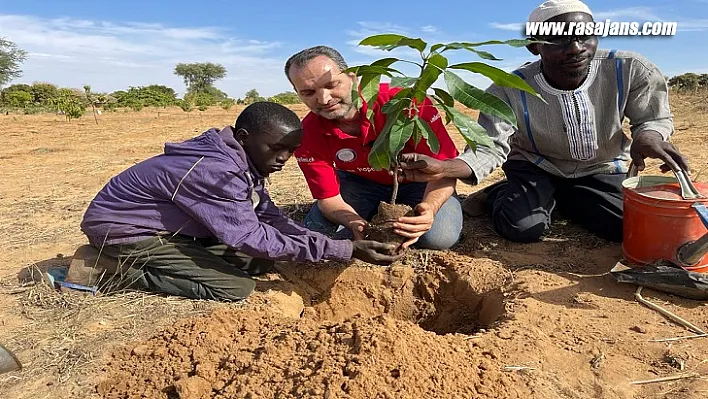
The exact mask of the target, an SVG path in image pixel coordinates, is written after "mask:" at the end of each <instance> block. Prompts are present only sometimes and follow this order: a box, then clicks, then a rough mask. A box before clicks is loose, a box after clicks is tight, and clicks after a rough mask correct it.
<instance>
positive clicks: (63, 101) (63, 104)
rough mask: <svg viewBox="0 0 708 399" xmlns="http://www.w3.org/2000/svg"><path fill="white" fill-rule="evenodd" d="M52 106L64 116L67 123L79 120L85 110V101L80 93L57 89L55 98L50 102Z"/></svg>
mask: <svg viewBox="0 0 708 399" xmlns="http://www.w3.org/2000/svg"><path fill="white" fill-rule="evenodd" d="M52 106H54V108H55V109H56V110H57V111H58V112H61V113H63V114H64V116H65V117H66V121H67V122H69V121H71V120H72V119H75V118H80V117H81V115H83V114H84V110H85V109H86V103H85V100H84V98H83V97H82V96H81V95H80V93H79V92H77V91H76V90H73V89H67V88H62V89H59V92H58V93H57V96H56V98H54V99H53V100H52Z"/></svg>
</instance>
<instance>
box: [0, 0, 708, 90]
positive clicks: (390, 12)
mask: <svg viewBox="0 0 708 399" xmlns="http://www.w3.org/2000/svg"><path fill="white" fill-rule="evenodd" d="M586 3H587V4H588V6H590V8H591V9H592V10H593V12H594V13H595V19H596V20H604V19H605V18H609V19H611V20H613V21H675V22H677V23H678V32H677V34H676V35H675V36H672V37H653V38H646V37H644V38H639V37H607V38H601V39H600V46H601V47H605V48H618V49H625V50H634V51H638V52H640V53H642V54H643V55H645V56H646V57H648V58H649V59H650V60H651V61H653V62H655V63H656V64H657V65H658V66H659V68H661V69H662V71H663V72H664V74H665V75H667V76H673V75H676V74H680V73H684V72H700V73H706V72H708V52H706V51H705V49H706V48H708V45H706V43H705V37H706V34H707V33H708V0H674V1H671V0H626V1H610V0H587V2H586ZM403 4H405V5H403ZM538 4H539V2H538V1H521V0H509V1H506V2H504V1H493V2H474V1H469V0H466V1H453V0H443V1H421V0H408V1H406V2H405V3H403V2H395V1H389V2H385V1H381V0H378V1H356V2H347V1H327V2H325V1H315V0H310V1H299V2H298V1H292V0H287V1H286V0H277V1H269V0H261V1H234V0H230V1H227V0H222V1H219V0H200V1H194V0H191V1H183V0H172V1H163V0H116V1H106V2H99V1H88V0H86V1H77V0H61V1H58V0H54V1H52V0H45V1H40V0H24V1H8V0H0V36H3V37H5V38H7V39H9V40H12V41H14V42H15V43H17V44H18V45H19V46H20V47H21V48H23V49H25V50H27V51H28V52H29V55H30V56H29V58H28V60H27V61H26V62H25V64H24V66H23V69H24V74H23V76H22V77H21V78H19V79H16V80H15V81H14V82H13V83H31V82H33V81H48V82H52V83H55V84H58V85H61V86H69V87H81V86H82V85H84V84H90V85H91V86H92V88H93V89H94V91H108V92H110V91H114V90H119V89H126V88H127V87H129V86H141V85H147V84H153V83H156V84H165V85H168V86H170V87H173V88H174V89H175V90H176V91H177V92H178V93H180V94H181V93H182V92H184V84H183V82H182V80H181V79H180V78H179V77H177V76H175V75H174V74H173V73H172V71H173V68H174V65H175V64H176V63H178V62H203V61H211V62H218V63H221V64H223V65H224V66H225V67H226V69H227V71H228V74H227V77H226V78H225V79H223V80H221V81H219V82H217V84H216V86H217V87H219V88H220V89H222V90H223V91H225V92H226V93H227V94H228V95H229V96H231V97H234V98H238V97H242V96H243V94H244V93H245V92H246V91H247V90H249V89H251V88H255V89H257V90H258V91H259V92H260V93H261V94H262V95H266V96H268V95H272V94H275V93H278V92H282V91H285V90H290V89H291V87H290V85H289V84H288V81H287V79H286V78H285V76H284V74H283V72H282V68H283V64H284V62H285V60H286V59H287V58H288V57H289V56H290V55H291V54H293V53H295V52H297V51H298V50H301V49H303V48H305V47H309V46H313V45H317V44H326V45H330V46H333V47H335V48H337V49H338V50H340V51H341V52H342V54H343V55H344V56H345V58H346V59H347V61H348V62H349V64H350V65H357V64H361V63H365V62H370V61H372V60H373V59H375V57H376V58H378V57H381V56H384V55H387V54H386V53H383V52H379V51H377V50H373V49H370V48H362V47H357V45H356V44H357V43H358V42H359V41H360V40H361V39H362V38H364V37H365V36H367V35H372V34H377V33H402V34H407V35H410V36H414V37H421V38H422V39H423V40H426V41H428V42H430V43H432V42H447V41H481V40H488V39H512V38H518V37H520V33H521V32H520V28H519V27H520V26H521V24H523V22H524V21H525V20H526V18H527V16H528V14H529V13H530V12H531V10H532V9H533V8H534V7H536V6H537V5H538ZM700 48H703V49H704V50H699V49H700ZM486 50H488V51H490V52H492V53H493V54H494V55H496V56H497V57H499V58H503V60H502V61H497V62H494V65H496V66H498V67H500V68H503V69H505V70H508V71H511V70H512V69H514V68H515V67H516V66H518V65H520V64H522V63H523V62H525V61H531V60H534V59H535V58H534V56H532V55H531V54H530V53H528V52H527V51H526V49H523V48H511V47H508V46H489V47H488V48H486ZM397 54H398V55H400V56H402V57H405V56H408V55H411V54H407V53H406V52H405V51H402V52H398V53H397ZM477 60H479V59H478V58H476V56H474V55H472V54H466V53H455V54H454V55H453V56H451V61H453V62H464V61H477ZM469 78H470V79H471V82H472V83H473V84H476V85H478V86H480V87H483V88H484V87H486V85H487V84H488V81H487V80H486V79H484V78H480V77H478V76H474V75H470V76H469Z"/></svg>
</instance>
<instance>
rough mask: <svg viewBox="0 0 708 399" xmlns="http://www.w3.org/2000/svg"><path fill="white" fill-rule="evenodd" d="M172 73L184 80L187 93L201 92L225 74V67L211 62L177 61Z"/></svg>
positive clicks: (205, 90) (206, 90)
mask: <svg viewBox="0 0 708 399" xmlns="http://www.w3.org/2000/svg"><path fill="white" fill-rule="evenodd" d="M174 73H175V75H177V76H179V77H181V78H182V79H183V80H184V85H185V86H187V92H188V93H203V92H208V91H209V90H208V89H209V88H210V87H213V86H214V82H216V81H217V80H219V79H223V78H224V77H225V76H226V68H224V66H223V65H220V64H214V63H212V62H195V63H191V64H186V63H179V64H177V65H176V66H175V70H174Z"/></svg>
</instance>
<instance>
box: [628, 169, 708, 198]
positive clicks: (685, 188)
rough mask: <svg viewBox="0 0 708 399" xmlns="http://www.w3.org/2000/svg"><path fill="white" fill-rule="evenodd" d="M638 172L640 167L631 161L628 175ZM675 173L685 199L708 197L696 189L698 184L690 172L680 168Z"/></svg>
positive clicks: (631, 175) (632, 175)
mask: <svg viewBox="0 0 708 399" xmlns="http://www.w3.org/2000/svg"><path fill="white" fill-rule="evenodd" d="M638 174H639V168H637V165H635V164H634V162H631V163H630V164H629V170H628V171H627V177H628V178H630V177H635V176H637V175H638ZM674 175H675V176H676V180H678V182H679V185H680V186H681V196H682V197H683V199H696V198H706V197H705V196H704V195H703V194H701V193H700V191H698V190H697V189H696V186H694V185H693V182H692V181H691V179H690V178H689V177H688V173H686V172H685V171H684V170H683V169H680V170H679V171H678V172H674Z"/></svg>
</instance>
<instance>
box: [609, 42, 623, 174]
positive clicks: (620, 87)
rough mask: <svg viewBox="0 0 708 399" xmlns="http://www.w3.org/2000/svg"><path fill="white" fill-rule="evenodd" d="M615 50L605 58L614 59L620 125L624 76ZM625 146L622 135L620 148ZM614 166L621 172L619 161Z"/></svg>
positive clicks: (620, 61)
mask: <svg viewBox="0 0 708 399" xmlns="http://www.w3.org/2000/svg"><path fill="white" fill-rule="evenodd" d="M616 52H617V50H615V49H613V50H610V54H609V55H608V56H607V58H608V59H613V58H614V59H615V75H616V76H617V108H618V111H619V116H620V125H621V124H622V122H624V115H623V112H622V103H623V102H624V75H623V74H622V72H623V71H622V66H623V62H622V59H621V58H615V53H616ZM626 144H627V138H626V137H625V135H624V133H622V143H621V144H620V146H621V148H622V149H624V147H625V145H626ZM615 166H616V167H617V172H622V164H621V163H620V160H619V159H615Z"/></svg>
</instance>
